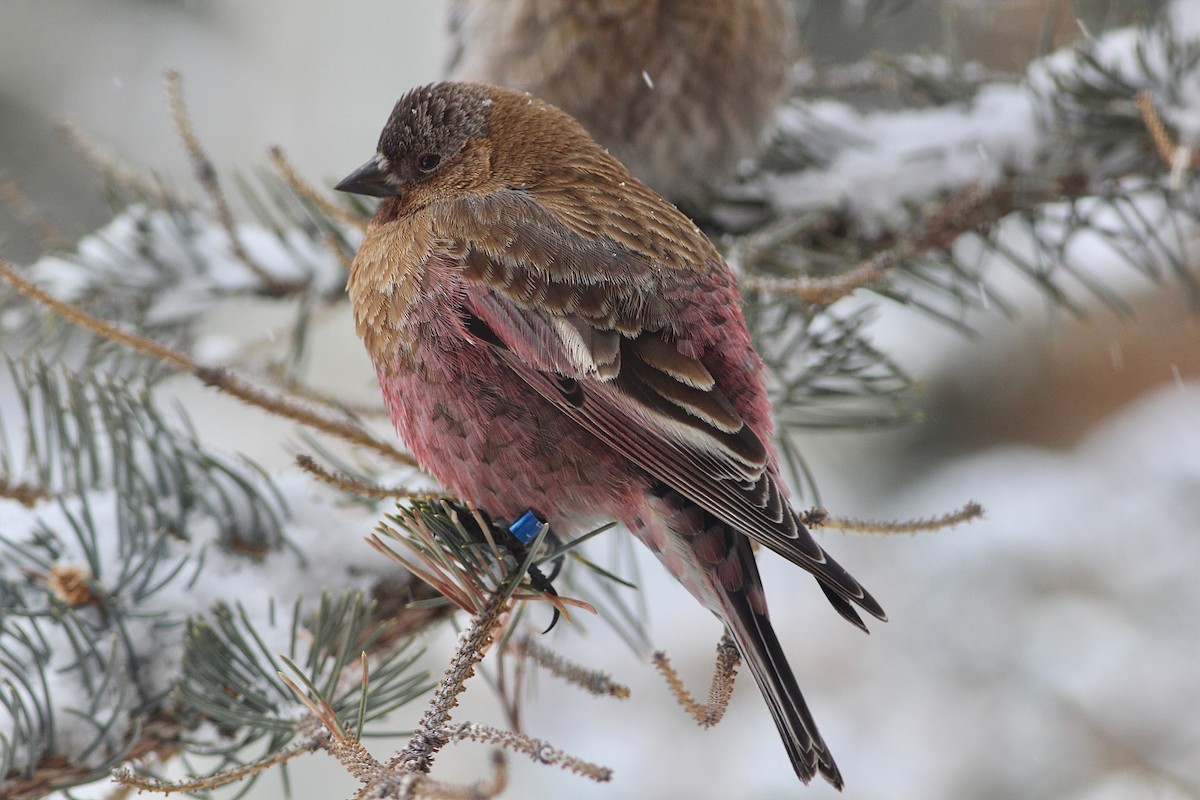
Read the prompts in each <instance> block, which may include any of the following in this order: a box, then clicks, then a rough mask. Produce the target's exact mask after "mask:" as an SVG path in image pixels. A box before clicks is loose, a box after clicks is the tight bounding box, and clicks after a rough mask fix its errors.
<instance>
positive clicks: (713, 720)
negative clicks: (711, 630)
mask: <svg viewBox="0 0 1200 800" xmlns="http://www.w3.org/2000/svg"><path fill="white" fill-rule="evenodd" d="M741 660H742V657H741V655H739V653H738V650H737V646H736V645H734V643H733V639H732V638H731V637H730V635H729V633H728V632H726V634H725V635H724V636H722V637H721V641H720V642H719V643H718V644H717V663H716V665H715V666H714V668H713V679H712V686H710V687H709V689H708V702H707V703H700V702H697V700H696V698H694V697H692V695H691V693H690V692H688V690H687V688H686V687H685V686H684V685H683V680H682V679H681V678H680V677H679V673H678V672H676V671H675V668H674V667H672V666H671V662H670V661H669V660H668V659H667V654H666V653H664V652H662V651H659V652H657V653H655V654H654V666H655V667H657V668H658V671H659V672H661V673H662V676H663V677H664V678H666V680H667V686H669V687H670V689H671V694H673V695H675V699H676V700H677V701H678V702H679V705H681V706H683V709H684V710H685V711H687V712H688V713H689V714H691V715H692V717H693V718H694V719H695V720H696V722H698V723H699V724H700V725H701V726H702V727H705V728H710V727H712V726H713V725H716V724H717V723H718V722H720V721H721V718H722V717H724V716H725V709H726V708H728V706H729V698H730V697H732V696H733V681H734V678H736V677H737V667H738V664H739V663H741Z"/></svg>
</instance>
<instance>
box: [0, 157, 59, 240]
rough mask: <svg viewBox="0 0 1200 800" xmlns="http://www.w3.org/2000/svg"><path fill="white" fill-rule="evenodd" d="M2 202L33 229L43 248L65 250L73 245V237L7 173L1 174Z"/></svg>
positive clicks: (0, 201) (0, 199)
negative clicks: (64, 231)
mask: <svg viewBox="0 0 1200 800" xmlns="http://www.w3.org/2000/svg"><path fill="white" fill-rule="evenodd" d="M0 203H3V204H4V206H5V207H6V208H7V209H8V210H9V211H10V212H12V215H13V216H14V217H16V218H17V219H18V220H20V221H21V223H22V224H23V225H27V226H28V227H29V229H30V230H31V231H33V235H34V236H35V237H36V238H37V240H38V244H40V245H41V246H42V249H43V250H65V249H67V248H68V247H70V246H71V244H72V242H71V237H69V236H67V235H66V234H65V233H63V230H62V228H60V227H58V225H57V224H56V223H55V222H54V220H53V219H51V218H50V216H49V215H48V214H47V213H46V212H44V211H43V210H42V209H41V208H39V207H38V205H37V203H35V202H33V198H31V197H30V196H29V195H28V194H26V193H25V190H24V189H23V188H22V187H21V184H19V183H17V182H16V181H15V180H13V179H12V178H10V177H8V176H7V175H0Z"/></svg>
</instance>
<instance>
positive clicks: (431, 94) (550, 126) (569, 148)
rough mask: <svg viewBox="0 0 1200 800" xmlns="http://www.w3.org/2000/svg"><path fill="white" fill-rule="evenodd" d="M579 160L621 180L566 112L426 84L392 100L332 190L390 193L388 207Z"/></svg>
mask: <svg viewBox="0 0 1200 800" xmlns="http://www.w3.org/2000/svg"><path fill="white" fill-rule="evenodd" d="M580 165H583V166H584V167H585V168H586V171H587V172H588V173H589V174H590V175H600V174H608V173H612V175H613V176H615V180H618V181H619V180H623V179H626V178H628V173H627V172H626V170H625V169H624V167H622V166H620V165H619V164H617V162H616V160H615V159H613V158H612V157H611V156H609V155H608V153H607V152H606V151H605V150H604V149H603V148H602V147H600V146H599V145H598V144H596V142H595V140H593V139H592V138H591V136H589V135H588V134H587V133H586V132H585V131H584V130H583V128H582V127H581V126H580V125H579V123H578V122H576V121H575V120H574V119H573V118H572V117H571V116H570V115H568V114H566V113H565V112H563V111H560V110H559V109H557V108H554V107H553V106H551V105H549V104H548V103H544V102H542V101H540V100H537V99H536V98H534V97H532V96H531V95H529V94H526V93H524V92H517V91H513V90H511V89H504V88H500V87H496V86H487V85H485V84H477V83H454V82H444V83H434V84H430V85H428V86H422V87H420V88H418V89H413V90H412V91H410V92H409V93H408V94H406V95H404V96H403V97H401V98H400V100H399V101H398V102H397V103H396V107H395V108H394V109H393V110H392V115H391V116H390V117H389V118H388V121H387V124H386V125H385V126H384V128H383V133H382V134H380V136H379V146H378V148H377V149H376V153H375V156H374V157H373V158H372V159H371V160H370V161H368V162H367V163H366V164H363V165H362V166H361V167H359V168H358V169H357V170H355V171H354V172H352V173H350V174H349V175H348V176H346V178H345V179H344V180H342V182H341V183H339V184H338V185H337V186H336V187H335V188H336V189H338V190H340V191H343V192H352V193H354V194H364V195H370V196H372V197H384V198H398V199H399V203H398V205H397V206H396V208H395V209H393V212H395V211H400V212H401V213H403V212H404V211H411V210H415V209H418V208H421V207H423V206H425V205H428V204H429V203H431V202H434V201H438V200H455V199H459V198H463V197H466V196H469V195H472V194H486V193H489V192H493V191H496V190H498V189H532V188H534V187H536V186H537V185H538V184H539V182H540V181H541V180H542V179H544V178H545V177H546V176H547V175H558V176H560V177H561V176H562V175H563V174H566V173H570V172H572V171H573V170H575V169H577V168H579V166H580Z"/></svg>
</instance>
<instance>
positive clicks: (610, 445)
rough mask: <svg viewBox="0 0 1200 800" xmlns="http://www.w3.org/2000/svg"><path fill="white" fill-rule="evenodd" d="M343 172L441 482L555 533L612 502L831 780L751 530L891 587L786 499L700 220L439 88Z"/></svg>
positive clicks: (517, 96)
mask: <svg viewBox="0 0 1200 800" xmlns="http://www.w3.org/2000/svg"><path fill="white" fill-rule="evenodd" d="M338 188H339V189H342V190H344V191H349V192H357V193H360V194H367V195H374V196H377V197H382V198H383V201H382V202H381V203H380V204H379V208H378V210H377V211H376V213H375V217H374V219H373V220H372V221H371V224H370V227H369V228H368V229H367V234H366V237H365V238H364V239H363V242H362V245H361V247H360V248H359V250H358V254H357V256H356V257H355V259H354V266H353V268H352V271H351V274H350V280H349V293H350V299H351V302H352V303H353V307H354V317H355V322H356V324H357V327H358V333H359V335H360V336H362V338H363V341H364V342H365V343H366V346H367V350H368V352H369V353H370V356H371V359H372V361H373V362H374V364H375V368H376V371H377V372H378V375H379V383H380V386H381V387H382V388H383V395H384V399H385V401H386V404H387V408H388V411H389V412H390V414H391V418H392V421H393V422H394V423H395V425H396V428H397V430H398V431H399V433H400V435H401V436H402V437H403V438H404V441H405V442H406V443H407V444H408V446H409V447H411V448H412V450H413V453H415V454H416V457H417V459H418V460H419V461H420V462H421V464H423V465H424V466H425V467H426V468H427V469H428V470H429V471H430V472H432V473H433V474H434V475H435V476H436V477H437V479H438V480H439V481H441V482H442V483H443V484H444V485H445V486H446V488H447V489H449V490H450V491H452V492H454V493H456V494H458V495H459V496H461V497H463V498H465V499H467V500H470V501H471V502H473V503H475V504H477V505H479V506H480V507H482V508H484V509H486V510H487V511H489V512H490V513H492V514H494V515H496V516H499V517H504V518H507V519H509V520H514V519H517V518H518V517H520V516H521V515H522V514H523V512H525V511H526V510H527V509H528V510H532V511H533V512H534V513H535V514H536V515H537V516H538V517H539V518H540V519H542V520H545V521H547V522H549V523H550V524H551V526H552V527H553V528H554V529H555V530H556V531H558V532H559V533H564V534H571V533H576V532H579V530H580V528H581V526H584V525H587V524H590V523H591V522H592V521H594V520H595V519H596V518H597V517H605V518H616V519H618V520H620V521H621V522H622V523H624V524H625V525H626V526H627V527H628V528H629V529H630V530H631V531H633V533H634V535H635V536H637V537H638V538H639V539H640V540H641V541H642V542H644V543H645V544H646V546H648V547H649V548H650V549H651V550H653V551H654V553H655V554H656V555H657V556H658V557H659V559H660V560H661V561H662V563H663V564H664V565H665V566H666V568H667V569H668V570H669V571H670V572H671V574H672V575H674V576H675V577H676V578H677V579H678V580H679V581H680V582H681V583H682V584H683V585H684V586H685V587H687V589H688V590H689V591H690V592H691V593H692V595H694V596H695V597H696V599H697V600H699V601H700V602H701V603H703V604H704V605H705V606H706V607H707V608H708V609H709V610H710V611H712V612H713V613H714V614H716V615H717V616H718V617H719V618H720V619H721V620H722V621H724V623H725V625H726V626H727V628H728V630H729V632H730V634H731V635H732V637H733V640H734V642H735V643H736V644H737V647H738V650H739V651H740V653H741V656H742V659H743V660H744V661H745V663H746V664H747V665H748V666H749V669H750V672H751V674H752V675H753V676H754V680H755V681H756V682H757V683H758V686H759V688H760V689H761V690H762V693H763V696H764V697H765V698H766V700H767V704H768V706H769V707H770V710H771V715H772V716H773V717H774V719H775V723H776V725H778V727H779V732H780V734H781V735H782V737H783V743H784V745H785V746H786V748H787V751H788V755H789V756H790V757H791V760H792V764H793V765H794V766H795V769H796V774H797V775H799V776H800V778H801V779H802V780H804V781H808V780H809V779H810V778H811V777H812V776H813V775H814V774H816V773H818V772H819V773H820V774H821V775H823V776H824V777H825V778H826V779H827V780H828V781H829V782H830V783H832V784H833V785H834V786H839V787H840V786H841V783H842V778H841V775H840V774H839V773H838V769H837V766H836V765H835V764H834V762H833V758H832V757H831V756H830V754H829V750H828V749H827V748H826V746H825V742H824V741H822V739H821V735H820V734H819V733H818V732H817V728H816V726H815V725H814V724H813V720H812V717H811V716H810V714H809V711H808V708H807V707H806V706H805V703H804V698H803V697H802V696H801V694H800V688H799V687H798V686H797V684H796V680H795V678H794V677H793V676H792V673H791V670H790V669H789V668H788V665H787V662H786V660H785V658H784V654H783V651H782V649H781V648H780V645H779V641H778V639H776V637H775V633H774V631H773V630H772V629H771V624H770V622H769V621H768V619H767V606H766V600H765V597H764V595H763V589H762V585H761V583H760V581H759V574H758V569H757V567H756V565H755V561H754V554H753V552H752V550H751V543H752V542H754V541H756V542H759V543H760V544H762V545H763V546H765V547H767V548H770V549H771V550H774V551H775V552H776V553H779V554H780V555H782V556H783V557H784V558H786V559H788V560H789V561H791V562H792V563H794V564H797V565H799V566H801V567H803V568H804V569H806V570H808V571H809V572H811V573H812V574H813V576H814V577H815V578H816V579H817V582H818V583H819V585H820V586H821V588H822V589H823V590H824V592H825V594H826V596H827V597H828V598H829V600H830V602H831V603H832V604H833V606H834V608H836V609H837V611H838V612H839V613H841V614H842V615H843V616H845V617H846V618H847V619H850V620H851V621H853V622H854V623H855V624H857V625H859V626H860V627H862V626H863V623H862V620H861V619H860V618H859V616H858V614H857V612H856V610H855V608H854V606H857V607H858V608H861V609H863V610H865V611H866V612H867V613H869V614H871V615H873V616H875V617H878V618H879V619H884V618H885V617H884V614H883V610H882V609H881V608H880V607H879V604H878V603H876V602H875V600H874V599H873V598H872V597H871V596H870V595H869V594H867V593H866V592H865V591H864V590H863V588H862V587H861V586H859V584H858V583H857V582H856V581H855V580H854V579H853V578H852V577H850V575H848V574H847V573H846V571H845V570H843V569H842V568H841V567H840V566H838V564H837V563H836V562H835V561H833V559H832V558H830V557H829V556H828V555H827V554H826V553H825V552H824V550H822V549H821V547H820V546H818V545H817V543H816V542H814V541H813V539H812V537H811V536H809V534H808V531H807V530H805V528H804V526H803V525H802V524H801V523H800V522H799V520H798V519H797V517H796V514H795V512H793V511H792V509H791V508H790V506H789V505H788V501H787V498H786V497H785V490H784V488H783V487H782V485H781V482H780V477H779V467H778V459H777V458H776V455H775V452H774V449H773V447H772V445H771V431H772V423H771V415H770V408H769V406H768V402H767V395H766V392H765V390H764V387H763V363H762V360H761V359H760V358H759V356H758V354H757V353H756V352H755V350H754V347H753V345H752V344H751V342H750V336H749V334H748V333H747V331H746V323H745V320H744V319H743V317H742V312H741V310H740V308H739V303H740V298H739V296H738V293H737V289H736V287H735V285H734V278H733V275H732V274H731V273H730V271H729V268H728V267H727V266H726V265H725V262H724V261H723V260H722V259H721V256H720V255H719V254H718V253H717V251H716V250H715V249H714V248H713V246H712V244H711V243H710V242H709V241H708V239H706V238H705V237H704V235H703V234H702V233H700V231H699V230H697V228H696V226H695V225H693V224H692V223H691V222H690V221H689V220H688V219H687V218H686V217H685V216H683V214H681V213H680V212H679V211H678V210H676V209H675V207H674V206H672V205H671V204H669V203H667V202H666V201H665V200H663V199H662V198H661V197H659V196H658V195H657V194H655V193H654V192H653V191H652V190H650V189H648V188H647V187H646V186H645V184H643V183H641V182H640V181H639V180H637V179H636V178H634V177H633V176H632V175H631V174H630V173H629V171H628V170H626V169H625V167H623V166H622V165H621V163H620V162H618V161H617V160H616V158H614V157H613V156H611V155H610V154H609V153H608V152H607V151H606V150H605V149H604V148H603V147H601V146H600V145H598V144H597V143H596V141H595V140H594V139H592V137H591V136H589V135H588V133H587V132H586V131H585V130H584V129H583V127H582V126H580V125H579V124H578V123H577V122H576V121H575V120H574V119H572V118H571V117H570V116H568V115H567V114H565V113H564V112H562V111H560V110H559V109H557V108H555V107H553V106H551V105H549V104H547V103H544V102H542V101H540V100H537V99H535V98H533V97H532V96H530V95H528V94H524V93H520V92H516V91H512V90H509V89H502V88H497V87H492V86H485V85H480V84H466V83H439V84H433V85H431V86H425V87H422V88H420V89H415V90H413V91H411V92H409V93H408V94H407V95H405V96H404V97H403V98H401V100H400V101H399V102H398V103H397V104H396V107H395V109H394V110H393V111H392V115H391V117H390V118H389V119H388V122H387V125H386V126H385V127H384V129H383V133H382V135H381V136H380V138H379V147H378V151H377V153H376V155H375V157H374V158H372V159H371V160H370V161H368V162H367V163H366V164H364V165H363V166H362V167H361V168H359V169H358V170H357V171H355V172H354V173H353V174H351V175H350V176H349V177H347V178H346V179H345V180H343V181H342V182H341V183H340V184H339V185H338Z"/></svg>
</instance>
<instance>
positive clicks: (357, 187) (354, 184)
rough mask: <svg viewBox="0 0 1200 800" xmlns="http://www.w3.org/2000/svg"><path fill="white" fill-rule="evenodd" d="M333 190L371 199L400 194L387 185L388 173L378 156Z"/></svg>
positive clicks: (352, 173) (343, 179) (344, 179)
mask: <svg viewBox="0 0 1200 800" xmlns="http://www.w3.org/2000/svg"><path fill="white" fill-rule="evenodd" d="M333 188H334V189H337V190H338V191H339V192H350V193H351V194H365V195H370V196H371V197H395V196H397V195H399V194H400V192H398V191H396V190H395V189H394V188H392V186H391V184H390V183H388V173H387V172H386V171H385V170H384V169H383V166H382V164H381V163H380V159H379V156H375V157H374V158H372V159H371V160H370V161H368V162H367V163H365V164H363V165H362V166H361V167H359V168H358V169H356V170H354V172H351V173H350V174H349V175H347V176H346V177H345V178H342V182H341V183H339V184H338V185H337V186H335V187H333Z"/></svg>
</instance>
